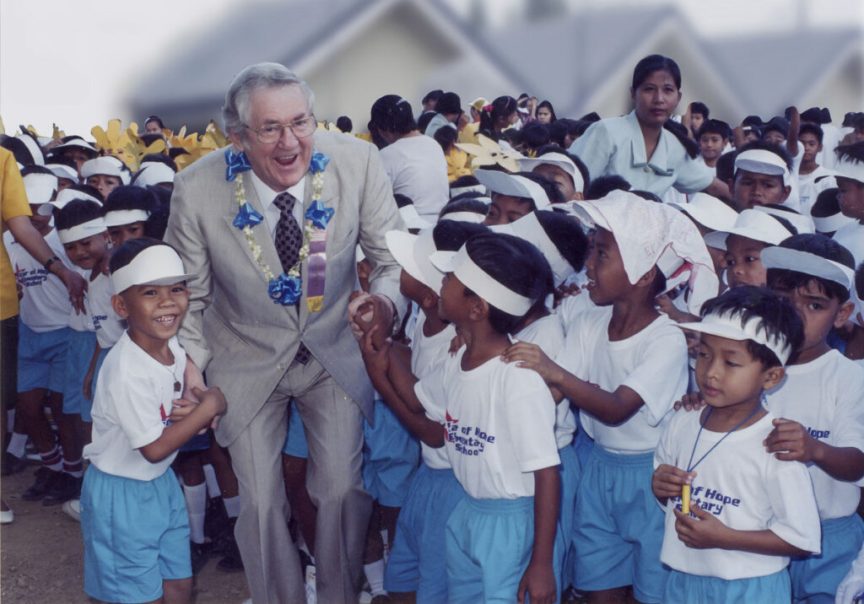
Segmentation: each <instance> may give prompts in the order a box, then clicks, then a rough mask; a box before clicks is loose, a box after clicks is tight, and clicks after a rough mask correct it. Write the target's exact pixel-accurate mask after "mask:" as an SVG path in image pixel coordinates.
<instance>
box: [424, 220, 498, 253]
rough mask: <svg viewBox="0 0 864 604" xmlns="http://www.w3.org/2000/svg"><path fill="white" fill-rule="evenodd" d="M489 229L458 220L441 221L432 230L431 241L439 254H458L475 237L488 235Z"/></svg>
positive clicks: (481, 225)
mask: <svg viewBox="0 0 864 604" xmlns="http://www.w3.org/2000/svg"><path fill="white" fill-rule="evenodd" d="M489 232H490V231H489V227H487V226H486V225H483V224H475V223H473V222H462V221H460V220H442V221H441V222H439V223H438V224H436V225H435V226H434V227H433V228H432V240H433V241H434V242H435V249H436V250H438V251H439V252H458V251H459V249H460V248H461V247H462V246H463V245H465V242H466V241H468V240H469V239H471V238H472V237H474V236H475V235H482V234H484V233H489Z"/></svg>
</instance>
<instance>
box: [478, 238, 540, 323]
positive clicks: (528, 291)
mask: <svg viewBox="0 0 864 604" xmlns="http://www.w3.org/2000/svg"><path fill="white" fill-rule="evenodd" d="M465 245H466V247H467V251H468V255H469V256H470V257H471V260H472V261H473V262H474V263H475V264H476V265H477V266H478V267H480V269H482V270H483V272H485V273H486V274H487V275H489V276H490V277H492V278H493V279H495V280H496V281H497V282H498V283H500V284H501V285H503V286H504V287H506V288H507V289H510V290H512V291H513V292H515V293H517V294H519V295H521V296H525V297H527V298H530V299H531V300H532V301H533V302H537V300H538V299H539V298H540V296H543V297H545V294H544V293H543V292H545V291H546V288H547V285H548V282H549V280H550V278H551V269H550V268H549V263H548V262H546V259H545V258H543V254H540V252H539V251H536V248H535V252H534V253H532V252H531V251H530V247H528V246H531V244H530V243H528V242H527V241H524V240H522V239H519V238H518V237H515V236H513V235H504V234H501V233H488V234H481V235H476V236H474V237H472V238H470V239H468V241H466V243H465ZM531 247H533V246H531ZM535 254H536V255H535ZM538 255H539V258H540V259H542V261H543V262H546V273H545V274H544V272H543V271H542V270H540V271H538V265H539V266H542V265H541V264H539V262H540V261H539V260H538V259H537V257H538ZM465 295H466V296H476V295H477V294H476V293H474V292H473V291H471V290H470V289H469V288H468V287H466V288H465ZM486 303H487V304H489V324H490V325H491V326H492V329H494V330H495V331H496V332H498V333H501V334H508V333H512V332H513V330H514V329H515V328H516V327H517V326H518V324H519V322H520V320H521V319H522V317H521V316H520V317H517V316H515V315H511V314H509V313H506V312H504V311H503V310H501V309H499V308H497V307H496V306H495V305H494V301H491V300H486Z"/></svg>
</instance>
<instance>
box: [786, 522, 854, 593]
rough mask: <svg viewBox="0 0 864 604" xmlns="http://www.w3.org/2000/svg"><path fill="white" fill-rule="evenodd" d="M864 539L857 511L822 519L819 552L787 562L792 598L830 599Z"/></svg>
mask: <svg viewBox="0 0 864 604" xmlns="http://www.w3.org/2000/svg"><path fill="white" fill-rule="evenodd" d="M862 543H864V521H862V520H861V517H860V516H859V515H858V514H852V515H851V516H846V517H844V518H833V519H831V520H823V521H822V553H820V554H819V555H818V556H807V557H806V558H798V559H793V560H792V562H791V563H790V564H789V574H790V575H791V577H792V595H793V599H794V601H804V600H807V601H809V602H822V601H825V602H833V601H834V595H835V593H836V592H837V586H839V585H840V582H841V581H842V580H843V577H845V576H846V573H848V572H849V568H850V567H851V566H852V562H854V561H855V558H856V557H857V556H858V552H859V551H861V544H862Z"/></svg>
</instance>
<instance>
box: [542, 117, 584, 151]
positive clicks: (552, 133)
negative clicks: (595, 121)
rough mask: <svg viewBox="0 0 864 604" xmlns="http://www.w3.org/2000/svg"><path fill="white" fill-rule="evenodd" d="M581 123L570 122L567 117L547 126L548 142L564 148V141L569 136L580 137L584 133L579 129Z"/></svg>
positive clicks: (582, 129)
mask: <svg viewBox="0 0 864 604" xmlns="http://www.w3.org/2000/svg"><path fill="white" fill-rule="evenodd" d="M581 126H582V125H581V123H580V122H578V121H577V120H571V119H570V118H567V117H562V118H559V119H556V120H555V121H554V122H552V123H551V124H549V142H550V143H554V144H556V145H558V146H559V147H562V148H563V147H564V139H565V138H566V137H567V135H568V134H569V135H570V136H572V137H577V136H581V135H582V133H583V132H585V128H587V126H586V127H585V128H582V127H581Z"/></svg>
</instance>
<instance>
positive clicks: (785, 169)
mask: <svg viewBox="0 0 864 604" xmlns="http://www.w3.org/2000/svg"><path fill="white" fill-rule="evenodd" d="M738 170H746V171H747V172H755V173H756V174H768V175H769V176H782V177H783V184H784V185H788V184H789V166H787V165H786V162H784V161H783V158H782V157H780V156H779V155H777V154H776V153H773V152H771V151H767V150H765V149H748V150H747V151H742V152H741V153H739V154H738V156H737V157H736V158H735V171H736V172H737V171H738Z"/></svg>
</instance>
